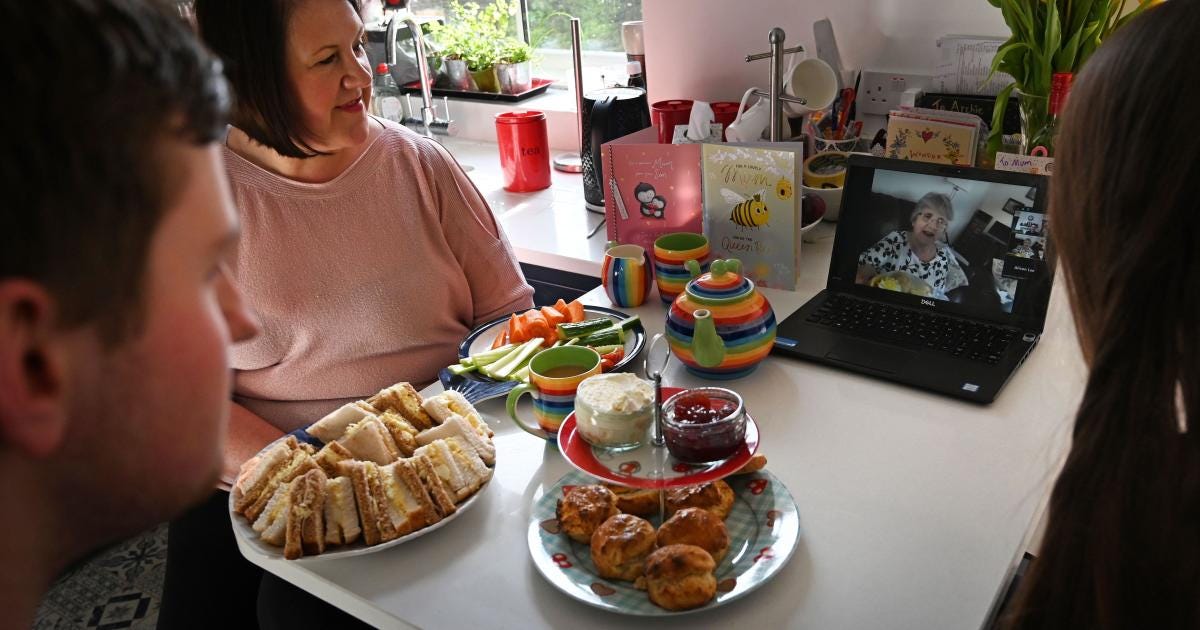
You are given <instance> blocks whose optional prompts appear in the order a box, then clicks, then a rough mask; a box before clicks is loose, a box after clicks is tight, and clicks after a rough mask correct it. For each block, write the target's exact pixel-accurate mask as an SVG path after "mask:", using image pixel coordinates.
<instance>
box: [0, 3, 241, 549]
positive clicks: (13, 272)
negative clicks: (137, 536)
mask: <svg viewBox="0 0 1200 630" xmlns="http://www.w3.org/2000/svg"><path fill="white" fill-rule="evenodd" d="M0 24H3V25H5V28H4V31H5V33H4V36H3V37H0V50H3V52H4V53H5V55H4V56H5V57H6V58H7V59H9V61H10V62H9V63H7V64H5V68H4V70H3V72H4V73H5V75H6V77H5V80H4V85H5V86H6V88H7V90H8V93H9V94H10V98H9V99H8V102H7V104H6V106H5V115H4V116H3V117H0V186H2V187H3V190H4V192H5V194H6V196H7V198H6V201H5V203H4V204H3V206H2V208H0V474H4V475H6V482H5V484H4V489H3V490H0V499H11V498H12V497H13V496H14V495H17V496H19V495H18V494H17V493H19V492H22V491H24V492H27V493H33V492H36V493H37V494H38V496H39V498H38V499H37V501H36V505H35V506H34V507H36V509H38V510H39V511H40V512H42V513H43V514H41V515H39V518H40V519H41V524H42V525H43V526H47V527H50V528H53V527H55V526H60V525H62V524H64V523H66V522H73V523H75V524H76V527H77V530H76V531H75V532H72V535H71V536H69V537H64V538H63V539H62V541H61V543H62V545H63V546H64V547H65V548H66V549H65V552H66V554H67V555H66V558H69V557H70V555H71V554H77V553H79V552H81V551H83V550H84V549H87V548H89V547H91V546H94V545H96V544H98V543H100V542H104V541H106V540H110V539H113V538H115V537H117V536H120V535H123V534H128V533H132V532H133V531H136V530H137V529H138V528H141V527H144V526H146V525H149V524H152V523H154V522H157V521H161V520H164V519H166V518H168V517H170V516H171V515H172V514H174V513H176V512H178V511H179V510H181V509H182V508H184V507H186V506H187V505H188V504H189V503H191V502H193V501H195V500H198V499H200V498H201V497H203V496H204V495H205V494H206V493H208V492H210V491H211V490H212V488H213V482H214V481H215V479H216V477H217V474H218V472H219V470H220V462H221V448H222V442H223V438H224V431H225V420H226V415H227V409H228V405H229V402H228V401H229V393H230V374H229V370H228V367H227V366H228V362H227V358H226V351H227V346H228V344H229V342H230V340H231V339H240V338H245V337H248V336H250V335H252V334H253V333H254V325H253V323H252V321H251V320H250V318H249V315H248V314H247V313H246V311H245V310H244V307H243V306H242V304H241V302H240V300H239V297H238V294H237V292H236V291H235V290H234V289H233V287H232V286H231V285H230V283H229V278H228V276H227V275H226V274H225V272H224V270H223V267H222V264H221V263H222V261H223V259H224V256H225V255H226V253H227V252H228V251H229V249H230V247H231V246H232V245H233V243H234V240H235V239H236V234H237V219H236V214H235V212H234V209H233V206H232V202H231V200H230V196H229V192H228V190H227V187H226V184H225V180H224V175H223V169H222V167H221V163H220V154H219V152H218V148H217V145H216V144H215V141H216V140H217V139H218V137H219V135H220V134H221V133H222V132H223V130H224V121H225V115H226V111H227V109H228V91H227V88H226V85H225V82H224V80H223V79H222V77H221V72H220V67H219V64H217V63H216V62H215V61H214V60H213V58H212V57H211V56H210V55H209V54H207V53H206V52H205V51H204V49H203V48H202V47H201V46H200V45H199V44H198V43H197V41H196V39H195V37H194V36H193V35H192V33H191V32H190V30H189V29H188V28H187V26H186V25H185V24H184V23H183V22H182V21H181V20H180V19H179V18H178V16H177V15H175V10H174V8H168V7H165V6H160V5H157V4H154V3H152V2H143V1H137V0H54V1H53V2H7V3H3V5H2V6H0ZM24 498H27V499H28V497H24ZM54 533H55V532H48V534H47V535H53V534H54ZM63 560H65V558H63Z"/></svg>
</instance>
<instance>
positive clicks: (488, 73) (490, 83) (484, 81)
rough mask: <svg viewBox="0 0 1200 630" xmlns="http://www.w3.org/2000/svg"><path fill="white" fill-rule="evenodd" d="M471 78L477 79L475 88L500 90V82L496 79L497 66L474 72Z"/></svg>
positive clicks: (491, 90) (486, 90)
mask: <svg viewBox="0 0 1200 630" xmlns="http://www.w3.org/2000/svg"><path fill="white" fill-rule="evenodd" d="M471 79H472V80H474V81H475V89H477V90H479V91H480V92H499V91H500V84H499V82H498V81H496V66H491V67H489V68H487V69H484V70H476V71H475V72H472V73H471Z"/></svg>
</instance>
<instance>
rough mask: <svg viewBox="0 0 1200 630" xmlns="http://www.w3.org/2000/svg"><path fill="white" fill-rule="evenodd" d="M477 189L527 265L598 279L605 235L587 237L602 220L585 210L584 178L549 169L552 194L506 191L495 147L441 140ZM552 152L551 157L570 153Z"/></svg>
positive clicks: (451, 138)
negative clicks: (465, 169)
mask: <svg viewBox="0 0 1200 630" xmlns="http://www.w3.org/2000/svg"><path fill="white" fill-rule="evenodd" d="M439 139H440V140H441V141H442V144H443V145H444V146H445V147H446V148H447V149H448V150H449V151H450V153H451V154H453V155H454V157H455V159H457V160H458V162H459V164H462V165H463V167H464V168H467V169H468V170H467V175H468V176H470V178H471V181H473V182H474V183H475V186H476V187H477V188H479V192H480V193H482V194H483V196H484V198H485V199H487V201H488V203H489V204H490V205H491V207H492V212H493V213H495V215H496V219H497V220H499V221H500V225H501V227H503V228H504V232H505V234H506V235H507V236H508V240H509V242H511V243H512V245H513V248H514V249H515V250H516V254H517V259H518V260H520V261H521V262H523V263H526V264H531V265H537V266H540V267H547V268H550V269H559V270H562V271H569V272H572V273H578V274H582V275H586V276H592V277H596V278H598V277H599V276H600V261H601V259H603V257H604V242H605V229H604V227H600V229H599V231H597V232H596V233H595V234H593V235H592V236H591V238H589V237H588V234H589V233H591V232H592V230H594V229H595V228H596V227H597V226H599V225H600V223H601V222H602V221H603V220H604V216H603V215H601V214H597V213H595V212H589V211H588V210H587V208H585V207H584V205H583V176H582V175H580V174H579V173H563V172H560V171H556V170H553V169H551V176H550V177H551V183H550V188H547V189H545V190H539V191H537V192H531V193H512V192H508V191H506V190H504V176H503V174H502V173H501V172H500V157H499V153H498V152H497V148H496V145H495V144H494V143H489V142H479V141H475V140H467V139H463V138H455V137H449V138H448V137H444V136H443V137H439ZM568 152H569V151H566V150H554V149H552V150H551V156H556V155H559V154H561V153H568Z"/></svg>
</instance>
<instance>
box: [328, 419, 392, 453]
mask: <svg viewBox="0 0 1200 630" xmlns="http://www.w3.org/2000/svg"><path fill="white" fill-rule="evenodd" d="M338 443H339V444H341V445H342V446H344V447H345V448H346V450H348V451H350V452H351V453H352V454H353V455H354V458H355V459H362V460H366V461H372V462H375V463H376V464H390V463H392V462H394V461H396V458H397V457H399V456H400V451H399V449H398V448H397V447H396V442H395V441H394V440H392V436H391V434H390V433H388V430H387V427H385V426H383V423H382V422H380V420H379V418H378V417H377V416H368V417H366V418H364V419H362V420H360V421H359V422H356V423H355V424H353V425H350V428H349V429H347V430H346V434H345V435H343V436H342V437H340V438H338Z"/></svg>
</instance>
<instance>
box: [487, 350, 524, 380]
mask: <svg viewBox="0 0 1200 630" xmlns="http://www.w3.org/2000/svg"><path fill="white" fill-rule="evenodd" d="M526 343H528V342H526ZM524 347H525V344H520V345H516V346H513V347H512V348H511V349H509V351H508V352H506V353H505V354H504V355H503V356H502V357H500V358H499V359H496V360H494V361H492V362H491V363H489V364H487V365H481V366H479V371H480V372H483V373H484V374H486V375H488V376H491V377H492V378H497V377H496V376H493V375H492V371H493V370H498V369H500V368H501V367H503V366H505V365H507V364H508V363H509V362H510V361H511V360H512V359H514V358H516V356H517V354H519V353H520V352H521V348H524Z"/></svg>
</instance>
